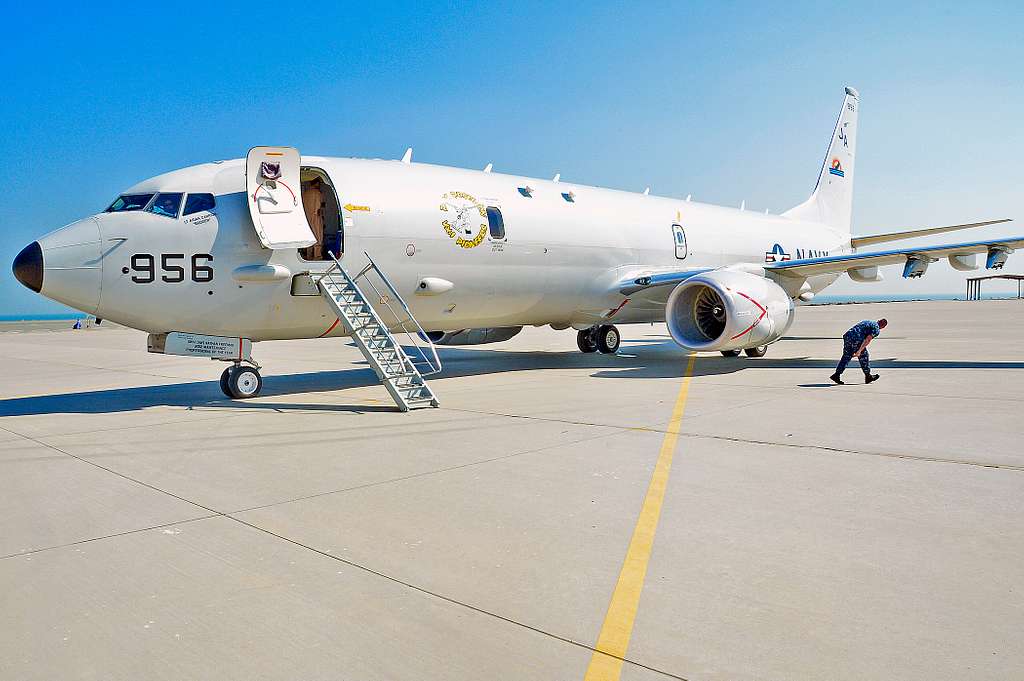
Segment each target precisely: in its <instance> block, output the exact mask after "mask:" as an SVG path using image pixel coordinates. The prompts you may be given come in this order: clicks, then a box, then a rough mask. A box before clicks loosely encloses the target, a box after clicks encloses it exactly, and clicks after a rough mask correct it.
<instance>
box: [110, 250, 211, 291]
mask: <svg viewBox="0 0 1024 681" xmlns="http://www.w3.org/2000/svg"><path fill="white" fill-rule="evenodd" d="M212 262H213V256H212V255H210V254H209V253H196V254H195V255H193V256H192V257H191V266H190V267H189V276H190V277H191V279H192V281H194V282H196V283H197V284H207V283H209V282H211V281H213V267H211V266H210V263H212ZM185 266H186V262H185V254H184V253H162V254H161V255H160V263H159V274H160V281H164V282H167V283H168V284H176V283H179V282H182V281H185ZM157 269H158V267H157V256H155V255H153V254H152V253H136V254H134V255H133V256H132V257H131V268H130V269H129V268H128V267H125V268H124V269H123V270H122V272H124V273H125V274H128V272H129V271H130V272H132V281H134V282H135V283H136V284H151V283H153V282H154V281H156V277H157Z"/></svg>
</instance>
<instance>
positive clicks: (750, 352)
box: [743, 345, 768, 357]
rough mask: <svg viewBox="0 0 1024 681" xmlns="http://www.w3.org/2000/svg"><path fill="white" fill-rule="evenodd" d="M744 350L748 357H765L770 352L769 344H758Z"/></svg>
mask: <svg viewBox="0 0 1024 681" xmlns="http://www.w3.org/2000/svg"><path fill="white" fill-rule="evenodd" d="M743 352H745V353H746V355H747V357H764V355H765V353H766V352H768V346H767V345H758V346H757V347H756V348H747V349H746V350H744V351H743Z"/></svg>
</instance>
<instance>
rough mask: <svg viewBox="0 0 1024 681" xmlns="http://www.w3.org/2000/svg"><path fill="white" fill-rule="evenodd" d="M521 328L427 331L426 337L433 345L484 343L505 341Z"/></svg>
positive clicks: (500, 327)
mask: <svg viewBox="0 0 1024 681" xmlns="http://www.w3.org/2000/svg"><path fill="white" fill-rule="evenodd" d="M522 330H523V327H521V326H498V327H493V328H488V329H463V330H462V331H428V332H427V338H429V339H430V342H431V343H433V344H434V345H484V344H486V343H500V342H501V341H507V340H508V339H509V338H512V336H515V335H516V334H517V333H519V332H520V331H522Z"/></svg>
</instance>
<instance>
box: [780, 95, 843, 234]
mask: <svg viewBox="0 0 1024 681" xmlns="http://www.w3.org/2000/svg"><path fill="white" fill-rule="evenodd" d="M859 108H860V97H859V95H858V94H857V91H856V90H854V89H853V88H852V87H848V88H846V97H845V98H844V99H843V108H842V109H841V110H840V111H839V119H838V120H837V121H836V127H835V130H833V131H832V140H831V142H830V143H829V145H828V152H827V153H826V154H825V161H824V162H823V163H822V164H821V172H820V173H819V174H818V184H817V185H815V187H814V192H813V193H812V194H811V198H809V199H807V200H806V201H804V202H803V203H801V204H800V205H799V206H796V207H795V208H790V209H789V210H788V211H786V212H785V213H783V215H785V216H786V217H791V218H794V219H797V220H807V221H811V222H823V223H825V224H826V225H829V226H830V227H835V228H836V229H838V230H841V231H843V232H845V233H847V234H848V233H849V232H850V216H851V213H852V208H853V170H854V156H855V153H856V149H857V110H858V109H859Z"/></svg>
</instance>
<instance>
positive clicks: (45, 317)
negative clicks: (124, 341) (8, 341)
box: [0, 312, 90, 322]
mask: <svg viewBox="0 0 1024 681" xmlns="http://www.w3.org/2000/svg"><path fill="white" fill-rule="evenodd" d="M89 316H90V315H87V314H83V313H81V312H58V313H56V314H0V322H52V321H60V320H62V319H66V320H68V321H69V322H70V321H74V320H76V319H86V318H88V317H89Z"/></svg>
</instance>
